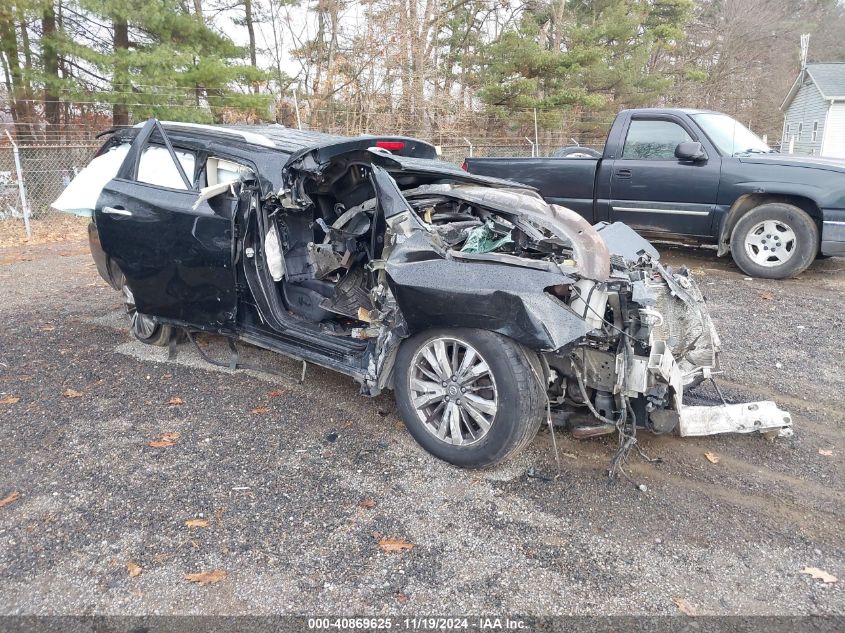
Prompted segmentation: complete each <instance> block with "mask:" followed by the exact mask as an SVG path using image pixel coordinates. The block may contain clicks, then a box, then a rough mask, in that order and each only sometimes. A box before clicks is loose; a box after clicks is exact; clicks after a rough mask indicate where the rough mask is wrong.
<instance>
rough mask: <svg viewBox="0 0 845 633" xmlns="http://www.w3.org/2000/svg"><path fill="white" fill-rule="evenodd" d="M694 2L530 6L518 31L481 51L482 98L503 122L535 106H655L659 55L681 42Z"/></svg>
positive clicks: (576, 0) (589, 0)
mask: <svg viewBox="0 0 845 633" xmlns="http://www.w3.org/2000/svg"><path fill="white" fill-rule="evenodd" d="M691 7H692V0H569V1H566V0H552V1H548V2H534V3H531V4H529V5H527V6H526V10H525V11H524V13H523V15H522V16H521V18H520V20H519V22H518V24H517V25H516V27H515V28H512V29H509V30H506V31H505V32H504V33H502V35H501V36H500V37H499V38H498V39H497V40H496V41H494V42H492V43H491V44H490V45H488V46H487V47H485V48H484V49H483V50H482V54H481V62H480V64H479V79H480V84H481V85H480V89H479V96H480V97H481V99H482V101H483V102H484V103H485V104H486V105H487V106H488V108H490V109H491V111H493V112H496V113H500V114H501V115H502V116H503V118H508V120H510V121H516V122H517V123H524V121H521V120H520V118H519V117H516V118H514V117H513V116H507V117H505V113H507V112H513V111H514V110H527V109H530V108H537V109H538V110H540V111H541V117H540V123H541V125H544V124H545V125H546V126H553V125H555V124H556V121H555V120H554V119H546V118H544V117H543V116H542V111H543V110H550V109H559V108H566V107H575V106H580V107H583V108H587V109H592V110H597V111H610V110H614V111H615V110H616V109H618V108H619V107H622V106H623V105H639V104H640V103H647V102H649V101H653V100H654V99H655V98H656V96H657V95H659V94H660V91H661V90H662V89H664V88H665V87H666V85H667V81H666V80H665V79H663V78H662V77H661V76H659V75H658V74H655V73H653V72H652V71H653V67H654V61H655V60H656V59H657V58H658V57H659V56H660V54H661V51H664V50H667V49H670V48H671V47H673V46H674V45H675V44H676V42H677V41H679V40H680V39H681V38H682V37H683V25H684V24H685V23H686V21H687V20H688V19H689V12H690V10H691Z"/></svg>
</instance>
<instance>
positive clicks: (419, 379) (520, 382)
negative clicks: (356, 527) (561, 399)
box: [394, 328, 546, 468]
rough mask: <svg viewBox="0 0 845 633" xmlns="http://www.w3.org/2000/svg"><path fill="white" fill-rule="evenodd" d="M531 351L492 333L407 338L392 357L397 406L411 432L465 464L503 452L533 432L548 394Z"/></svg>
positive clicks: (443, 332) (490, 460)
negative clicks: (534, 363)
mask: <svg viewBox="0 0 845 633" xmlns="http://www.w3.org/2000/svg"><path fill="white" fill-rule="evenodd" d="M532 353H533V352H531V351H530V350H527V349H526V348H524V347H523V346H522V345H520V344H519V343H517V342H516V341H514V340H512V339H509V338H507V337H504V336H502V335H500V334H496V333H494V332H489V331H486V330H478V329H472V328H456V329H437V330H431V331H428V332H421V333H419V334H417V335H415V336H412V337H411V338H409V339H407V340H405V341H404V342H403V343H402V346H401V347H400V348H399V353H398V354H397V357H396V371H395V373H394V389H395V396H396V402H397V407H398V409H399V413H400V414H401V416H402V419H403V420H404V422H405V426H406V427H407V429H408V431H409V432H410V433H411V435H412V436H413V437H414V439H415V440H416V441H417V442H418V443H419V444H420V445H421V446H422V447H423V448H424V449H425V450H427V451H428V452H429V453H431V454H432V455H434V456H435V457H437V458H439V459H442V460H444V461H447V462H449V463H450V464H454V465H455V466H460V467H463V468H482V467H484V466H490V465H493V464H496V463H498V462H501V461H503V460H505V459H507V458H508V457H509V456H511V455H512V454H514V453H516V452H517V451H519V450H521V449H522V448H524V447H525V446H526V445H527V444H528V443H529V442H531V440H532V439H533V438H534V436H535V435H536V434H537V431H538V429H539V428H540V424H541V423H542V421H543V414H544V412H545V408H546V394H545V393H544V390H543V387H542V386H541V384H540V382H539V380H538V374H537V371H536V369H535V368H534V367H533V366H532V362H531V358H530V354H532Z"/></svg>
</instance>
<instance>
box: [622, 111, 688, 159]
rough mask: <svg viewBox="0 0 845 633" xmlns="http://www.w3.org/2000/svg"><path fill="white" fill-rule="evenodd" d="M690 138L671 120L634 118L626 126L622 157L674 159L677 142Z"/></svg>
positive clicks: (683, 141) (684, 141)
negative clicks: (626, 133)
mask: <svg viewBox="0 0 845 633" xmlns="http://www.w3.org/2000/svg"><path fill="white" fill-rule="evenodd" d="M691 140H692V138H690V135H689V134H687V132H686V130H684V128H682V127H681V126H680V125H678V124H677V123H673V122H672V121H655V120H651V121H649V120H640V119H634V120H633V121H631V126H630V127H629V128H628V136H627V137H626V138H625V147H624V148H623V149H622V159H623V160H625V159H627V160H675V148H676V147H677V146H678V144H679V143H686V142H688V141H691Z"/></svg>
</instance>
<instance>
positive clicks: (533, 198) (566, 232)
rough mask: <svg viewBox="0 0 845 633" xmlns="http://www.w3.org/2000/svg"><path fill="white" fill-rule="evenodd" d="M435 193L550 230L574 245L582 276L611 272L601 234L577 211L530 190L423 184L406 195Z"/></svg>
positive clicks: (597, 276)
mask: <svg viewBox="0 0 845 633" xmlns="http://www.w3.org/2000/svg"><path fill="white" fill-rule="evenodd" d="M432 194H439V195H444V196H449V197H452V198H457V199H459V200H464V201H466V202H468V203H470V204H474V205H478V206H479V207H485V208H487V209H490V210H493V211H496V212H497V213H501V214H504V215H507V216H510V218H511V219H512V220H513V221H514V223H515V224H516V225H517V226H519V225H520V223H522V222H525V223H528V224H529V225H531V226H534V227H542V228H545V229H547V230H548V231H549V232H550V233H552V234H553V235H555V236H556V237H558V238H560V239H561V240H564V241H566V242H568V243H570V244H571V245H572V248H573V250H574V252H575V257H574V259H575V265H574V268H575V269H577V272H578V273H579V274H580V275H581V276H582V277H586V278H588V279H593V280H595V281H604V280H606V279H607V277H608V274H609V273H610V252H609V250H608V246H607V243H606V242H605V240H604V239H603V238H602V237H601V235H600V234H599V232H598V231H597V230H596V229H595V228H594V227H592V226H591V225H590V223H589V222H587V221H586V220H585V219H584V218H583V217H581V216H580V215H578V214H577V213H575V212H574V211H572V210H570V209H567V208H566V207H561V206H558V205H556V204H548V203H546V201H545V200H543V199H542V198H541V197H540V196H539V194H536V193H534V192H533V191H531V190H526V189H518V188H516V187H513V188H498V189H496V188H491V187H484V186H478V185H423V186H421V187H417V188H416V189H413V190H406V191H405V192H404V195H405V196H406V197H408V198H412V197H414V196H416V195H432ZM532 263H534V262H532ZM526 265H528V264H526Z"/></svg>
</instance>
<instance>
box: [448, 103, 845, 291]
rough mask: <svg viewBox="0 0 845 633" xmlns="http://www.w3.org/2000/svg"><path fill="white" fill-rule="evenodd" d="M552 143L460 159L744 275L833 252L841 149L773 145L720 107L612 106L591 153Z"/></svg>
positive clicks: (841, 211)
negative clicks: (614, 110) (511, 154)
mask: <svg viewBox="0 0 845 633" xmlns="http://www.w3.org/2000/svg"><path fill="white" fill-rule="evenodd" d="M562 153H563V154H570V155H569V156H563V157H556V158H467V159H466V161H465V163H464V168H465V169H466V170H467V171H469V172H470V173H475V174H482V175H487V176H498V177H501V178H508V179H510V180H514V181H518V182H520V183H523V184H526V185H530V186H532V187H535V188H536V189H537V190H538V191H539V192H540V194H541V195H542V196H543V197H544V198H545V199H546V201H548V202H550V203H553V204H558V205H561V206H565V207H569V208H570V209H572V210H574V211H576V212H577V213H579V214H580V215H582V216H584V217H585V218H586V219H587V221H589V222H591V223H596V222H601V221H605V222H624V223H626V224H628V225H629V226H631V227H632V228H634V229H636V230H637V231H638V232H640V233H643V234H645V235H648V236H649V237H651V238H652V239H658V240H659V239H668V240H680V241H684V242H689V243H695V244H710V245H716V247H717V252H718V254H719V255H720V256H721V255H725V254H727V253H729V252H730V253H731V255H732V256H733V258H734V261H735V262H736V263H737V265H738V266H739V267H740V268H741V269H742V270H743V271H744V272H745V273H746V274H748V275H751V276H755V277H767V278H771V279H782V278H786V277H794V276H796V275H798V274H799V273H801V272H802V271H804V270H805V269H806V268H807V266H809V265H810V263H812V261H813V260H814V259H815V258H816V257H817V256H818V255H845V161H842V160H833V159H824V158H819V157H804V156H792V155H785V154H780V153H777V152H775V151H773V150H772V149H770V148H769V147H768V146H767V145H766V144H765V143H763V141H762V140H760V138H759V137H757V136H756V135H755V134H754V133H753V132H751V131H750V130H749V129H748V128H746V127H745V126H744V125H742V124H741V123H740V122H738V121H736V120H735V119H733V118H731V117H730V116H728V115H726V114H721V113H718V112H709V111H705V110H690V109H651V108H647V109H635V110H623V111H622V112H620V113H619V114H618V115H617V117H616V120H615V121H614V123H613V125H612V127H611V129H610V132H609V134H608V137H607V142H606V144H605V146H604V149H603V151H602V152H601V153H599V152H595V151H590V150H585V151H578V152H575V153H574V154H575V155H574V156H572V155H571V154H572V153H573V152H562ZM585 154H588V155H587V156H585ZM589 154H595V156H589Z"/></svg>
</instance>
